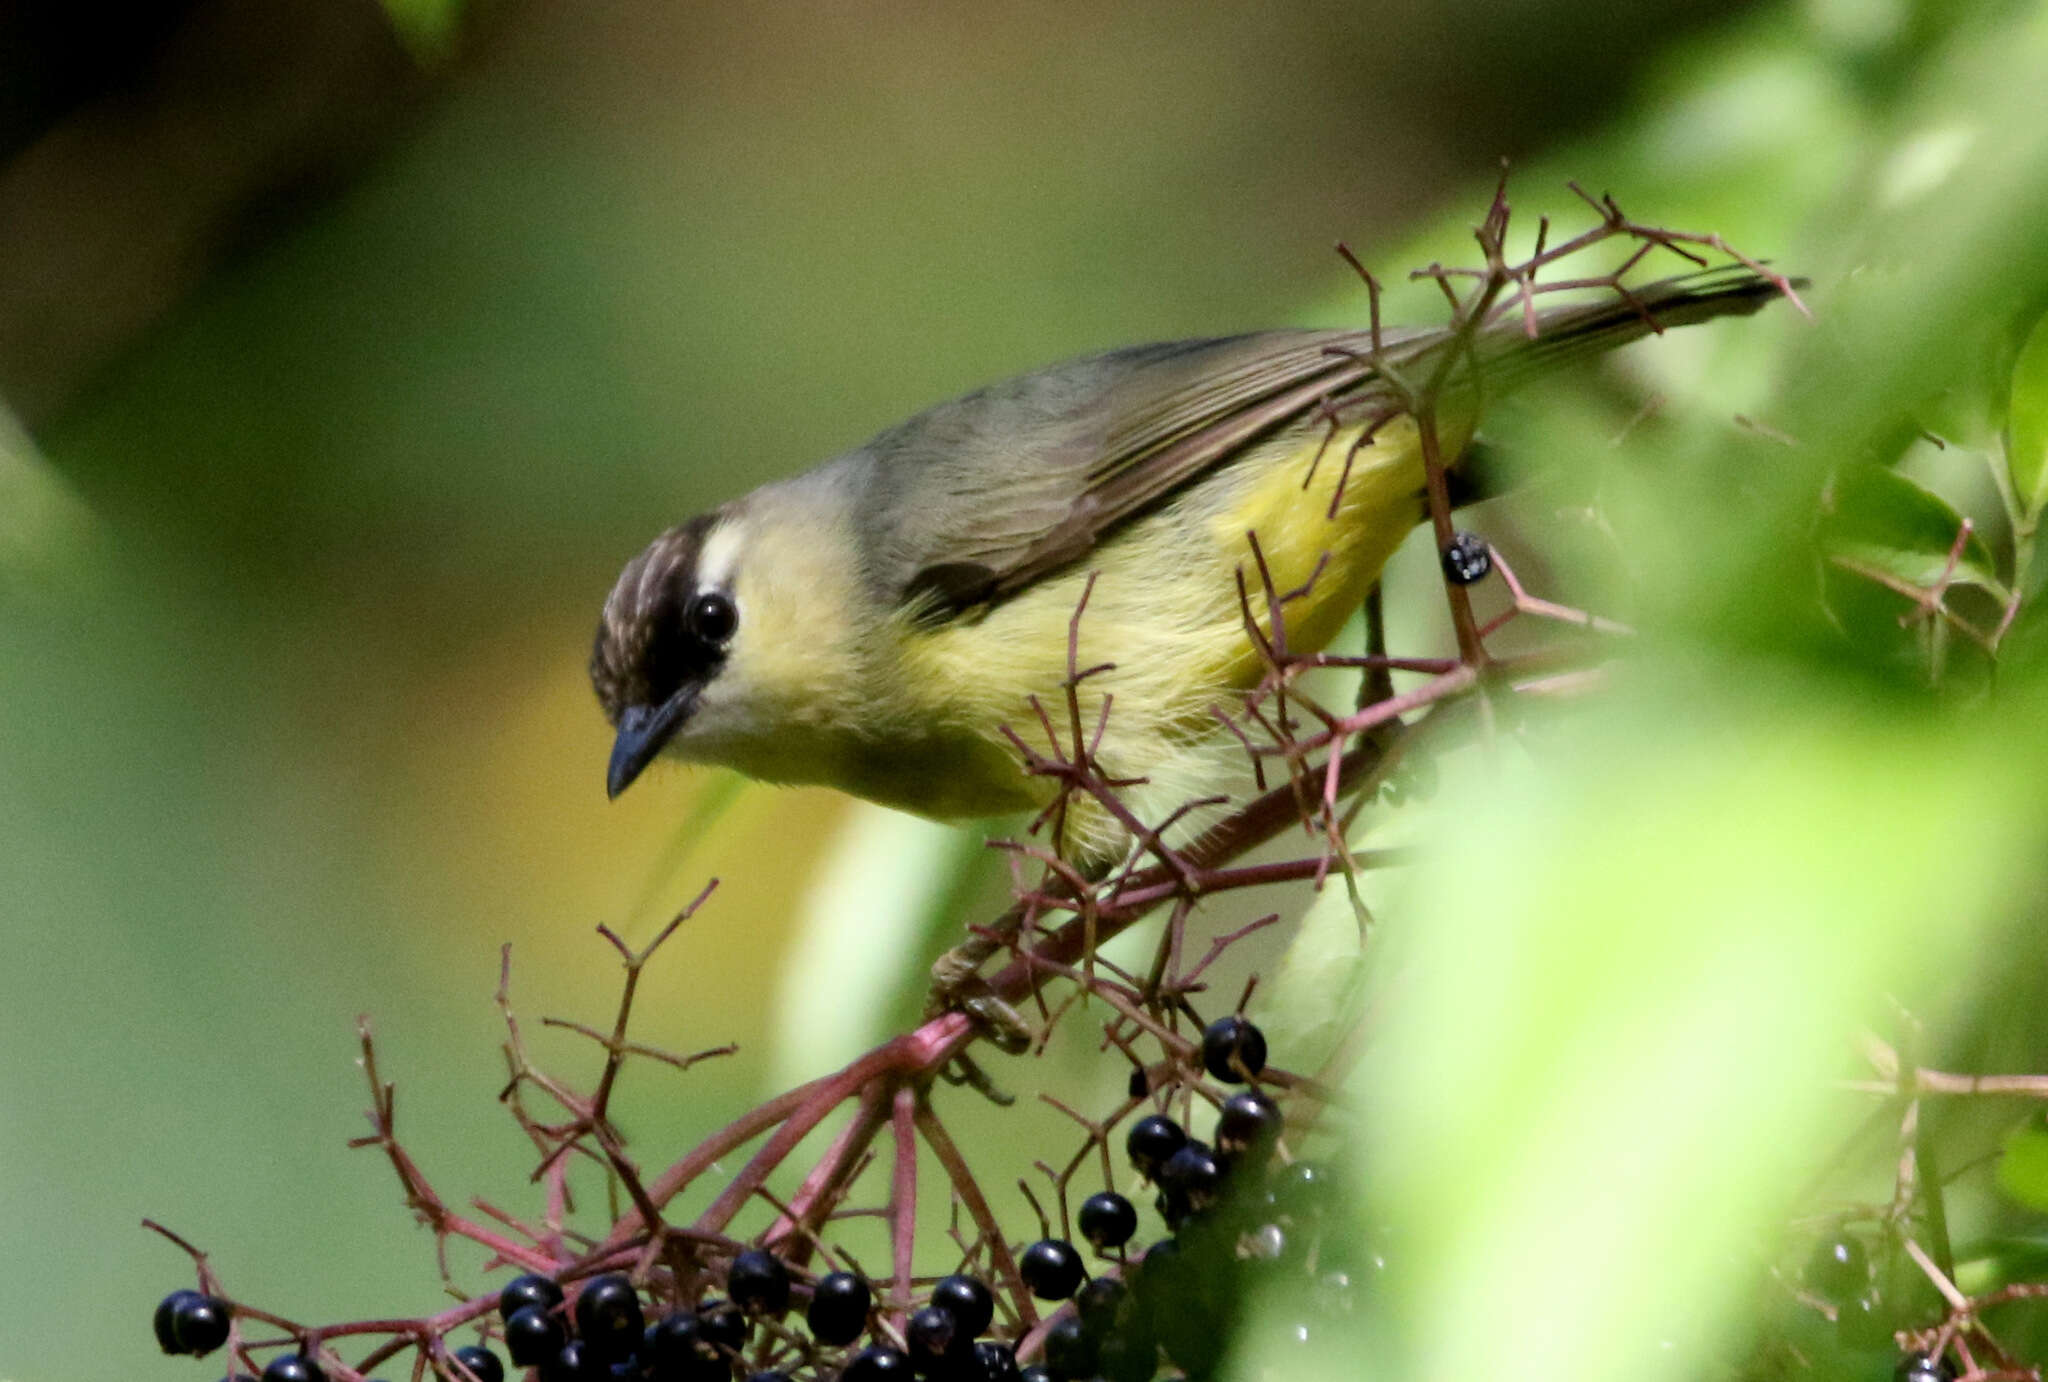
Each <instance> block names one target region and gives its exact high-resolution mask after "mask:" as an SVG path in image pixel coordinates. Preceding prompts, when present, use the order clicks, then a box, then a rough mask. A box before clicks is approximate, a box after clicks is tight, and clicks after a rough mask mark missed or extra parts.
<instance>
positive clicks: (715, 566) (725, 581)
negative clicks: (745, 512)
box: [697, 519, 745, 590]
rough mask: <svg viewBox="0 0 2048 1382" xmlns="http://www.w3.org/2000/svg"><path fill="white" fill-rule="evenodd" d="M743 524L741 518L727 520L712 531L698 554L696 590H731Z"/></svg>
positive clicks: (738, 557) (742, 544)
mask: <svg viewBox="0 0 2048 1382" xmlns="http://www.w3.org/2000/svg"><path fill="white" fill-rule="evenodd" d="M744 529H745V523H744V521H743V520H740V519H728V520H726V521H725V522H723V523H721V524H719V525H718V526H717V527H716V528H714V529H712V531H711V535H710V536H709V537H707V538H706V539H705V540H704V547H703V550H702V551H700V552H698V554H697V589H699V590H729V589H731V587H732V575H733V570H734V568H736V567H737V566H738V565H739V562H740V550H741V548H742V547H743V546H744V545H745V543H744V541H743V537H744Z"/></svg>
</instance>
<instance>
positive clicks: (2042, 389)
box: [2005, 315, 2048, 518]
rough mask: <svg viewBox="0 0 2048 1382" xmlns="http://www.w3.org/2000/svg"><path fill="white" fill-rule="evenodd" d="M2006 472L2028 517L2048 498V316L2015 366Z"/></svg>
mask: <svg viewBox="0 0 2048 1382" xmlns="http://www.w3.org/2000/svg"><path fill="white" fill-rule="evenodd" d="M2007 416H2008V419H2009V421H2008V424H2007V426H2008V435H2007V441H2006V447H2005V468H2006V473H2007V474H2008V475H2009V476H2010V477H2011V479H2012V492H2013V495H2014V497H2015V498H2016V499H2018V501H2019V505H2020V511H2021V513H2022V514H2024V515H2025V516H2026V517H2028V518H2033V517H2035V516H2036V515H2038V514H2039V513H2040V512H2041V505H2042V503H2043V502H2044V501H2048V315H2044V316H2043V317H2042V318H2041V319H2040V320H2039V321H2037V322H2035V323H2034V327H2033V330H2031V331H2030V332H2028V333H2027V341H2026V344H2025V345H2023V346H2022V347H2020V357H2019V359H2017V360H2015V361H2014V362H2013V367H2012V404H2011V408H2010V410H2009V412H2008V414H2007Z"/></svg>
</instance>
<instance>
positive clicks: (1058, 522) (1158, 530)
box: [590, 266, 1785, 858]
mask: <svg viewBox="0 0 2048 1382" xmlns="http://www.w3.org/2000/svg"><path fill="white" fill-rule="evenodd" d="M1784 283H1785V280H1782V279H1779V278H1777V277H1775V276H1772V275H1770V274H1767V273H1764V272H1760V271H1757V270H1755V269H1752V268H1748V267H1742V266H1730V267H1728V268H1726V269H1716V270H1709V271H1704V272H1700V273H1692V274H1687V275H1684V276H1681V277H1677V278H1670V279H1665V280H1662V281H1659V282H1656V283H1652V284H1649V285H1646V286H1644V287H1640V288H1637V289H1634V290H1632V291H1631V292H1629V293H1626V294H1612V295H1609V296H1607V297H1605V298H1603V299H1602V300H1599V301H1594V302H1581V303H1578V304H1575V305H1568V306H1562V307H1550V308H1545V309H1544V310H1543V311H1541V312H1540V313H1538V314H1536V316H1535V321H1534V331H1533V333H1532V332H1530V331H1529V330H1528V329H1527V322H1526V321H1525V318H1524V316H1523V314H1522V313H1520V312H1518V311H1511V312H1504V313H1500V314H1498V315H1497V316H1496V317H1495V318H1494V319H1491V320H1489V321H1488V322H1487V323H1485V324H1484V325H1483V326H1482V327H1481V328H1480V329H1479V330H1478V331H1477V332H1476V333H1473V334H1472V335H1471V336H1470V337H1469V338H1468V339H1467V340H1466V341H1465V342H1464V344H1462V345H1460V344H1459V343H1458V341H1457V338H1456V337H1455V336H1454V333H1453V331H1452V330H1451V329H1450V328H1448V327H1435V328H1419V329H1405V330H1403V329H1393V328H1388V329H1384V330H1380V329H1377V328H1375V329H1373V330H1362V329H1307V328H1295V329H1280V330H1268V331H1257V332H1251V333H1248V334H1242V335H1235V336H1228V337H1220V338H1212V339H1201V340H1186V341H1174V342H1164V343H1158V344H1151V345H1139V346H1133V347H1126V348H1123V349H1116V350H1110V351H1106V352H1102V353H1098V354H1093V355H1088V356H1083V357H1081V358H1078V359H1074V360H1069V361H1067V362H1065V363H1061V364H1056V365H1053V366H1051V367H1049V368H1045V369H1041V370H1038V371H1036V372H1033V373H1029V374H1024V375H1021V376H1018V377H1016V378H1012V379H1008V380H1005V381H1002V382H999V383H994V384H990V385H988V386H986V387H984V388H980V389H977V390H975V391H973V392H971V393H968V394H966V395H964V396H961V397H959V398H955V399H952V400H950V401H948V402H944V403H940V404H938V405H937V406H935V407H932V408H930V409H928V410H926V411H925V412H922V413H919V414H918V415H917V416H915V417H912V418H910V419H909V420H907V421H905V422H902V423H900V424H898V425H896V426H894V427H891V428H889V429H888V430H886V431H884V432H882V433H881V434H880V435H878V436H876V437H874V438H872V439H871V440H869V441H867V442H865V443H863V444H861V445H859V446H855V447H853V448H852V449H851V450H848V451H846V452H844V453H842V454H840V455H838V456H836V457H834V458H832V459H830V460H828V461H825V462H824V463H823V464H821V465H818V466H817V467H815V468H813V469H811V470H808V471H804V472H802V473H800V474H797V475H795V476H793V477H790V478H787V479H781V480H777V481H773V482H771V483H768V484H765V485H762V486H761V487H759V488H758V489H755V490H753V491H752V492H750V493H747V494H744V495H742V496H740V497H738V498H735V499H733V500H731V501H730V502H727V503H725V504H722V505H720V506H719V507H717V508H715V509H712V510H711V511H709V512H707V513H703V514H699V515H698V516H696V517H693V518H690V519H688V520H687V521H684V522H682V523H679V524H676V525H675V526H672V527H670V528H668V529H667V530H666V531H663V532H662V533H661V534H660V535H659V536H657V537H655V538H654V540H653V541H652V542H651V543H649V544H648V545H647V547H646V548H645V549H643V550H642V551H641V552H640V553H639V554H638V555H636V556H634V557H633V558H632V559H631V560H629V561H628V562H627V563H626V564H625V567H624V569H623V570H622V571H621V572H620V574H619V577H618V579H617V581H616V583H615V584H614V585H613V587H612V589H611V592H610V594H609V596H608V597H607V598H606V600H605V602H604V607H603V612H602V615H601V616H600V619H599V622H598V628H597V635H596V640H595V645H594V648H593V651H592V654H591V660H590V675H591V681H592V685H593V687H594V689H595V691H596V693H597V699H598V701H599V703H600V705H601V706H602V708H603V711H604V714H605V716H606V718H607V720H608V721H609V723H610V724H611V726H612V727H613V729H614V730H615V736H614V739H613V746H612V751H611V756H610V761H609V765H608V771H607V777H606V788H607V791H608V793H609V794H610V795H611V796H612V797H617V796H618V794H619V793H620V792H622V791H624V790H625V789H626V788H627V787H628V786H630V785H631V784H632V783H633V782H634V781H635V780H636V779H638V778H639V777H640V776H641V775H642V773H643V772H644V770H645V769H646V768H647V767H648V765H649V764H650V763H651V762H653V761H654V760H655V759H656V758H657V757H668V758H673V759H680V760H683V761H686V762H696V763H708V764H722V765H725V766H727V767H730V768H734V769H737V770H738V771H739V772H741V773H743V774H745V775H747V776H749V777H752V778H756V779H759V780H762V781H766V782H771V783H790V784H796V783H812V784H816V783H822V784H826V785H828V786H832V787H836V788H838V789H840V790H842V791H844V792H847V793H850V794H852V795H854V796H857V797H862V798H865V799H867V800H869V801H873V802H878V803H880V804H882V805H884V806H889V807H894V808H898V809H901V810H905V811H910V812H914V813H916V814H919V815H923V816H927V817H931V818H935V819H941V820H951V819H961V818H976V817H991V816H999V815H1005V814H1009V813H1013V812H1018V811H1026V810H1033V809H1040V808H1043V807H1044V806H1045V805H1046V804H1047V802H1048V801H1049V800H1050V798H1051V797H1052V796H1053V795H1054V794H1055V793H1057V792H1058V791H1059V787H1058V784H1057V782H1056V781H1054V780H1052V779H1051V778H1049V777H1048V776H1047V775H1045V774H1043V773H1036V774H1034V773H1032V772H1029V771H1027V770H1026V767H1025V761H1024V758H1023V755H1022V754H1021V753H1020V752H1019V746H1020V744H1024V743H1029V742H1031V740H1032V738H1033V736H1035V737H1036V738H1037V739H1039V740H1043V739H1044V737H1045V734H1044V729H1045V723H1046V722H1044V721H1041V719H1040V718H1039V713H1038V712H1039V708H1041V707H1062V708H1064V707H1066V706H1067V701H1066V697H1067V695H1068V693H1069V688H1070V687H1071V689H1072V692H1073V694H1074V696H1075V700H1074V702H1073V706H1072V708H1073V709H1074V710H1077V711H1078V718H1079V719H1080V721H1082V722H1083V723H1085V724H1087V725H1088V726H1089V727H1090V728H1091V731H1092V730H1093V729H1094V727H1095V726H1096V725H1097V723H1098V720H1099V721H1100V739H1099V741H1098V743H1097V745H1096V747H1095V749H1094V752H1093V757H1094V760H1095V762H1096V764H1097V765H1098V767H1099V770H1100V771H1101V772H1102V773H1103V774H1104V775H1106V776H1107V777H1109V778H1112V779H1115V780H1118V781H1127V782H1138V783H1144V784H1147V785H1148V787H1149V788H1150V789H1151V790H1154V791H1156V792H1161V793H1163V794H1164V795H1165V796H1166V797H1167V798H1168V799H1172V798H1173V797H1175V796H1176V795H1178V796H1179V798H1180V799H1181V800H1186V799H1188V798H1189V797H1191V796H1193V795H1194V794H1195V793H1196V792H1198V791H1200V790H1201V789H1202V787H1203V785H1204V784H1205V782H1206V781H1209V780H1212V779H1213V776H1214V773H1215V771H1216V768H1215V763H1216V761H1217V760H1218V759H1219V757H1220V756H1221V755H1220V753H1219V739H1220V737H1221V736H1220V735H1219V722H1218V720H1217V717H1216V714H1215V708H1216V707H1217V706H1219V705H1227V704H1228V702H1229V700H1230V698H1231V697H1233V696H1237V697H1241V696H1242V695H1243V694H1244V692H1245V691H1246V690H1247V689H1248V688H1250V687H1252V686H1254V685H1255V684H1256V683H1257V682H1258V680H1259V679H1260V677H1261V676H1262V675H1263V673H1264V671H1265V670H1266V666H1267V664H1266V662H1265V661H1264V655H1263V654H1262V653H1261V652H1260V650H1259V649H1258V647H1257V646H1256V644H1255V642H1254V640H1253V639H1252V638H1251V637H1250V636H1249V634H1248V630H1247V627H1246V612H1245V602H1244V598H1243V593H1242V591H1243V587H1242V586H1241V584H1240V582H1241V580H1242V579H1243V578H1244V575H1245V573H1246V572H1247V571H1248V570H1249V569H1250V568H1251V565H1252V563H1253V562H1254V560H1256V561H1258V562H1259V563H1261V564H1262V565H1263V568H1264V569H1263V571H1262V572H1261V573H1260V576H1261V578H1262V579H1269V580H1270V581H1271V583H1272V585H1273V587H1274V588H1275V589H1277V590H1282V591H1295V590H1299V591H1300V592H1301V593H1300V594H1299V595H1298V597H1297V598H1296V599H1295V600H1294V601H1293V602H1292V603H1290V604H1289V605H1288V606H1287V607H1286V613H1285V618H1286V633H1287V640H1288V645H1289V647H1290V649H1291V650H1292V651H1294V652H1297V653H1304V652H1313V651H1316V650H1318V649H1321V648H1323V647H1324V646H1326V645H1327V644H1328V643H1329V642H1330V641H1331V640H1332V639H1333V638H1334V637H1335V636H1336V635H1337V634H1338V632H1339V631H1340V630H1341V629H1342V628H1343V626H1344V625H1345V623H1346V622H1347V620H1348V619H1349V617H1350V616H1351V614H1352V613H1353V612H1354V611H1356V610H1357V609H1358V607H1359V605H1360V603H1361V601H1362V599H1363V598H1364V597H1365V596H1366V595H1367V593H1368V592H1369V591H1370V590H1371V588H1372V587H1373V585H1374V584H1375V582H1376V581H1377V580H1378V578H1379V575H1380V570H1381V567H1382V566H1383V565H1384V563H1385V562H1386V561H1387V559H1388V558H1389V557H1390V556H1391V555H1392V553H1393V551H1394V549H1395V548H1396V547H1397V546H1398V545H1399V544H1400V543H1401V541H1402V539H1403V538H1404V537H1405V536H1406V535H1407V533H1408V532H1409V531H1410V529H1411V528H1413V527H1414V526H1415V525H1416V524H1417V523H1418V522H1419V521H1421V519H1422V518H1423V517H1424V515H1425V512H1426V509H1425V476H1424V465H1423V460H1422V450H1421V444H1420V437H1419V433H1418V429H1417V426H1416V423H1415V420H1414V418H1413V417H1412V416H1410V415H1409V414H1408V413H1407V412H1405V411H1404V406H1405V400H1407V399H1409V398H1410V397H1412V395H1411V394H1410V393H1408V392H1407V391H1406V386H1404V385H1403V383H1402V382H1401V381H1402V380H1404V379H1413V378H1420V377H1425V376H1426V375H1427V374H1428V373H1429V371H1430V370H1431V369H1433V368H1435V367H1436V366H1437V365H1438V364H1440V363H1444V362H1445V361H1446V356H1447V353H1448V354H1449V355H1450V356H1452V357H1454V358H1451V359H1449V361H1448V369H1447V372H1446V375H1445V379H1446V383H1445V387H1444V389H1443V390H1442V392H1441V398H1442V400H1443V405H1442V407H1441V409H1440V416H1441V421H1440V423H1439V436H1440V438H1441V440H1442V454H1443V455H1445V456H1446V457H1455V456H1457V455H1458V454H1459V453H1460V452H1461V450H1462V449H1463V448H1464V446H1465V445H1466V442H1467V440H1468V439H1469V438H1470V435H1471V433H1472V430H1473V426H1474V423H1475V418H1476V414H1477V412H1478V408H1479V400H1480V396H1481V394H1482V392H1484V393H1485V394H1486V395H1488V396H1490V395H1491V394H1492V393H1494V392H1495V391H1497V390H1499V389H1501V388H1505V387H1510V386H1512V385H1514V384H1515V383H1517V382H1520V381H1523V380H1526V379H1527V378H1529V377H1531V376H1532V375H1535V374H1537V373H1539V372H1541V371H1543V370H1545V369H1547V368H1549V367H1551V366H1553V365H1555V364H1556V363H1558V362H1560V361H1564V360H1567V359H1571V358H1574V357H1581V356H1585V355H1589V354H1592V353H1596V352H1598V351H1604V350H1606V349H1609V348H1611V347H1614V346H1617V345H1620V344H1622V343H1624V342H1627V341H1631V340H1634V339H1637V338H1639V337H1642V336H1644V335H1647V334H1650V333H1652V332H1656V331H1661V330H1663V329H1664V328H1665V327H1668V326H1674V325H1682V324H1688V323H1692V322H1698V321H1705V320H1708V319H1710V318H1714V317H1720V316H1725V315H1730V314H1740V313H1749V312H1752V311H1755V310H1756V309H1757V308H1758V307H1760V306H1761V305H1762V304H1763V303H1765V302H1767V301H1769V300H1770V299H1771V298H1772V297H1773V296H1775V295H1777V294H1778V293H1780V292H1781V291H1782V290H1783V287H1784ZM1254 542H1256V549H1257V556H1256V558H1255V557H1254V556H1253V548H1252V544H1253V543H1254ZM1254 588H1256V587H1254ZM1084 597H1085V608H1084ZM1077 611H1079V613H1078V616H1077ZM1070 640H1071V642H1070ZM1077 668H1092V669H1096V670H1095V671H1093V672H1092V673H1091V674H1090V675H1089V676H1087V677H1085V678H1083V679H1082V680H1081V681H1080V683H1079V684H1078V685H1075V684H1073V680H1072V674H1073V673H1074V672H1075V670H1076V669H1077ZM1063 719H1064V717H1062V720H1063ZM1048 747H1050V746H1049V745H1041V749H1044V748H1048ZM1240 756H1241V750H1240ZM1065 828H1066V829H1067V831H1068V832H1069V835H1070V838H1069V840H1068V841H1066V842H1064V846H1063V847H1067V848H1071V850H1072V851H1073V852H1074V853H1075V854H1076V855H1077V856H1081V857H1096V858H1100V857H1103V856H1104V855H1106V854H1109V853H1112V852H1113V851H1115V850H1116V849H1117V848H1118V847H1119V843H1120V841H1121V842H1122V843H1123V844H1126V845H1127V844H1128V840H1127V839H1124V838H1123V837H1124V835H1125V833H1126V832H1125V829H1124V827H1121V826H1119V825H1118V824H1117V822H1116V821H1114V820H1112V819H1111V818H1110V817H1109V815H1108V814H1107V813H1105V812H1104V811H1103V810H1101V809H1100V808H1099V807H1095V808H1093V809H1091V804H1090V803H1089V802H1087V801H1081V802H1080V803H1079V808H1078V809H1077V810H1075V811H1073V812H1070V813H1069V814H1068V815H1067V818H1066V825H1065Z"/></svg>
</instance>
